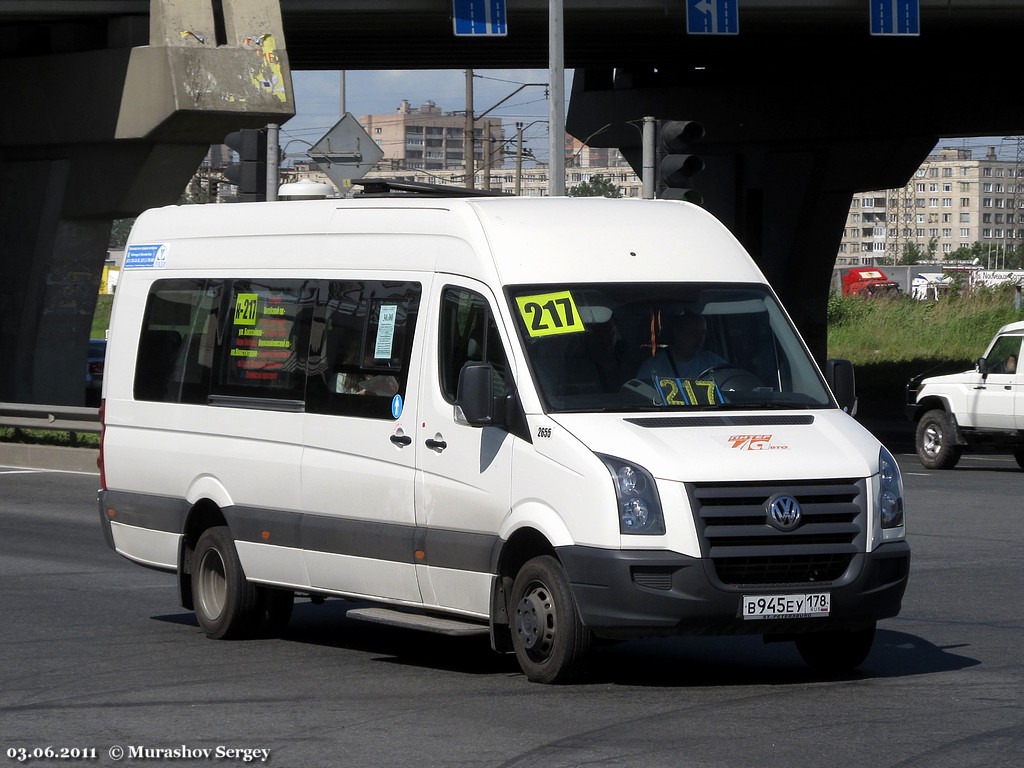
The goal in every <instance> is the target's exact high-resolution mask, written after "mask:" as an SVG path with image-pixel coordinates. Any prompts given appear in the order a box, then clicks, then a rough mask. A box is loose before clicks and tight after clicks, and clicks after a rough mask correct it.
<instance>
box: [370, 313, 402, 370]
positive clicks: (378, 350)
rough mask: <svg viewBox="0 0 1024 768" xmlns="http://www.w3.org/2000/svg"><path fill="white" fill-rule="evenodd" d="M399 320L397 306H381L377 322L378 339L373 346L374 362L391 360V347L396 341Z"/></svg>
mask: <svg viewBox="0 0 1024 768" xmlns="http://www.w3.org/2000/svg"><path fill="white" fill-rule="evenodd" d="M397 320H398V305H397V304H381V306H380V316H379V319H378V320H377V339H376V341H375V343H374V345H373V358H374V360H390V359H391V347H392V345H393V344H394V341H395V322H396V321H397Z"/></svg>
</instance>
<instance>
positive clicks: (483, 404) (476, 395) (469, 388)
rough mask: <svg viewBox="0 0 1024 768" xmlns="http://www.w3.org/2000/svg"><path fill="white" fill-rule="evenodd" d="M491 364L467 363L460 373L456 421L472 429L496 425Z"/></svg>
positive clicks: (456, 400) (456, 398) (456, 401)
mask: <svg viewBox="0 0 1024 768" xmlns="http://www.w3.org/2000/svg"><path fill="white" fill-rule="evenodd" d="M493 377H494V370H493V369H492V368H491V365H490V363H466V365H464V366H463V367H462V370H461V371H460V372H459V386H458V391H457V393H456V397H455V420H456V421H457V422H459V423H460V424H469V425H470V426H472V427H492V426H495V425H496V420H495V409H494V395H493V392H492V381H493Z"/></svg>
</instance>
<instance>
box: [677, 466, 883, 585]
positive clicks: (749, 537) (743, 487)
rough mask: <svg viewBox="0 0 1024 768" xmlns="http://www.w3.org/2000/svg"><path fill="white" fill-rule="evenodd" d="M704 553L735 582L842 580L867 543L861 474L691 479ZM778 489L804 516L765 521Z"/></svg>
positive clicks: (726, 580)
mask: <svg viewBox="0 0 1024 768" xmlns="http://www.w3.org/2000/svg"><path fill="white" fill-rule="evenodd" d="M688 492H689V494H690V499H691V503H692V505H693V509H694V513H695V515H696V518H697V531H698V534H699V536H700V539H701V548H702V552H703V554H704V556H705V557H706V558H708V559H709V560H710V562H711V563H712V564H713V567H714V569H715V573H716V575H717V576H718V579H719V580H720V581H721V582H722V583H723V584H726V585H730V586H769V585H772V586H794V585H811V584H813V585H816V586H824V585H826V584H829V583H832V582H836V581H838V580H840V579H841V578H842V577H843V575H844V574H845V573H846V571H847V570H848V568H849V566H850V563H851V561H852V560H853V558H854V556H855V555H856V554H858V553H860V552H863V551H864V547H865V536H866V533H865V529H866V525H865V523H866V511H865V510H866V503H865V483H864V481H863V480H831V481H827V482H821V481H818V482H779V483H729V484H724V485H712V484H694V485H691V486H689V487H688ZM776 494H788V495H790V496H792V497H793V498H795V499H796V500H797V501H799V502H800V507H801V512H802V516H801V521H800V524H799V525H798V526H797V527H796V528H795V529H793V530H791V531H780V530H778V529H776V528H774V527H772V526H771V525H769V524H768V521H767V513H766V504H767V501H768V499H770V498H771V497H772V496H774V495H776Z"/></svg>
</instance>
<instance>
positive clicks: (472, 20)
mask: <svg viewBox="0 0 1024 768" xmlns="http://www.w3.org/2000/svg"><path fill="white" fill-rule="evenodd" d="M452 19H453V21H454V24H455V34H456V36H464V35H485V36H486V35H490V36H492V37H501V36H503V35H507V34H508V24H507V22H506V20H505V0H452Z"/></svg>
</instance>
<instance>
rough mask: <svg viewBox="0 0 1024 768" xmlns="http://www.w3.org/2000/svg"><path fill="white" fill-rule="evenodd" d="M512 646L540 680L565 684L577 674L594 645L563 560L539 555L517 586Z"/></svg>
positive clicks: (531, 676)
mask: <svg viewBox="0 0 1024 768" xmlns="http://www.w3.org/2000/svg"><path fill="white" fill-rule="evenodd" d="M509 613H510V614H511V618H512V646H513V648H514V649H515V653H516V659H517V660H518V661H519V666H520V667H521V668H522V670H523V672H524V673H525V674H526V676H527V677H528V678H529V679H530V680H533V681H534V682H538V683H560V682H564V681H566V680H568V679H570V678H572V677H573V676H574V674H576V673H577V672H578V671H579V667H580V665H581V663H582V661H583V659H584V657H585V656H586V654H587V651H588V650H589V649H590V631H589V630H588V629H587V628H586V627H584V626H583V622H582V621H581V620H580V615H579V611H577V610H576V603H575V602H574V601H573V599H572V592H571V591H570V590H569V580H568V579H567V578H566V576H565V571H563V570H562V566H561V564H559V562H558V561H557V560H556V559H555V558H553V557H550V556H547V555H545V556H542V557H535V558H534V559H533V560H530V561H528V562H527V563H526V564H525V565H524V566H523V567H522V568H521V569H520V571H519V573H518V575H517V576H516V579H515V582H514V583H513V585H512V593H511V596H510V611H509Z"/></svg>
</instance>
